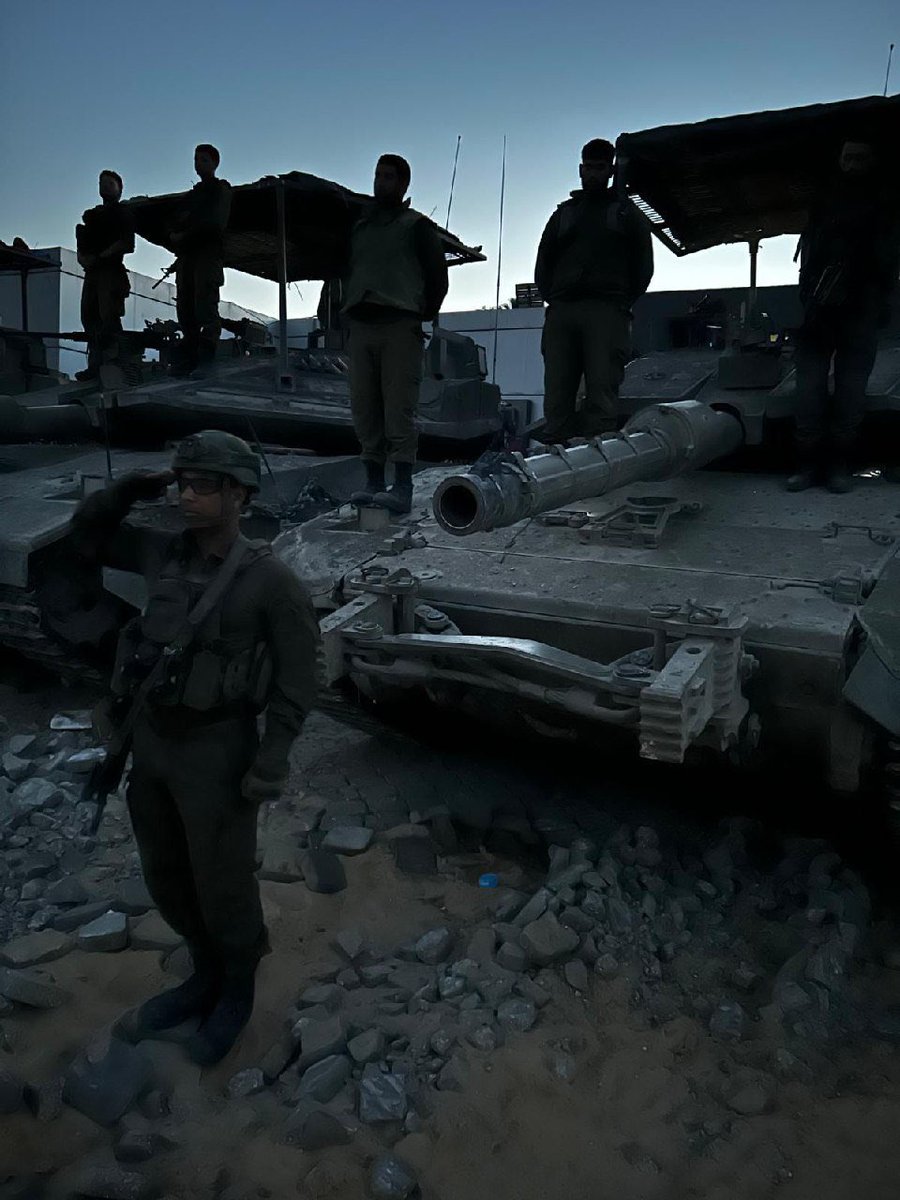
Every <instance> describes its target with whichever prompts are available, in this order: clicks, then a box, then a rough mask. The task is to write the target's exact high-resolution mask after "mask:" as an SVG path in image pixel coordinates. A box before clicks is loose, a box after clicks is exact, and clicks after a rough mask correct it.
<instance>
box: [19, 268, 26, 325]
mask: <svg viewBox="0 0 900 1200" xmlns="http://www.w3.org/2000/svg"><path fill="white" fill-rule="evenodd" d="M19 288H20V291H21V296H22V332H23V333H27V332H28V272H27V270H21V271H20V272H19Z"/></svg>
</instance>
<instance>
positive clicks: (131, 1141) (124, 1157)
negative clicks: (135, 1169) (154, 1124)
mask: <svg viewBox="0 0 900 1200" xmlns="http://www.w3.org/2000/svg"><path fill="white" fill-rule="evenodd" d="M175 1146H176V1143H175V1142H173V1141H172V1140H171V1139H170V1138H167V1137H165V1136H164V1135H163V1134H161V1133H158V1132H157V1131H156V1130H152V1129H148V1130H140V1129H128V1130H126V1131H125V1133H123V1134H122V1136H121V1137H120V1138H119V1140H118V1141H117V1142H116V1144H115V1146H114V1147H113V1154H114V1155H115V1158H116V1162H120V1163H125V1164H126V1165H128V1166H133V1165H134V1164H136V1163H143V1162H149V1161H150V1159H151V1158H154V1157H155V1156H156V1155H157V1154H159V1153H161V1152H162V1151H164V1150H172V1149H174V1148H175Z"/></svg>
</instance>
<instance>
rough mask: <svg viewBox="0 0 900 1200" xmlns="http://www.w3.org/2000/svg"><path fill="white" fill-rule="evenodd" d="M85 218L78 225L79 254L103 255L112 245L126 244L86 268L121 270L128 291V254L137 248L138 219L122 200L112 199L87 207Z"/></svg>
mask: <svg viewBox="0 0 900 1200" xmlns="http://www.w3.org/2000/svg"><path fill="white" fill-rule="evenodd" d="M81 220H82V222H83V224H81V225H76V226H75V245H76V247H77V249H78V252H79V254H101V253H102V252H103V251H104V250H108V249H109V248H110V246H115V245H116V244H117V243H120V242H121V243H124V245H123V249H122V250H121V252H119V253H116V254H111V255H110V256H109V257H108V258H104V259H100V260H99V261H98V262H96V263H94V265H93V267H88V268H86V269H87V271H89V272H91V271H106V272H110V273H112V272H116V273H117V274H118V273H121V274H122V275H123V276H124V282H125V290H126V294H127V291H128V279H127V274H126V273H125V264H124V256H125V255H126V254H131V253H132V252H133V251H134V219H133V217H132V215H131V213H130V211H129V210H128V209H127V208H126V207H125V206H124V205H122V204H120V203H118V201H111V202H109V203H104V204H98V205H96V206H95V207H94V208H88V209H86V210H85V212H84V213H83V214H82V218H81Z"/></svg>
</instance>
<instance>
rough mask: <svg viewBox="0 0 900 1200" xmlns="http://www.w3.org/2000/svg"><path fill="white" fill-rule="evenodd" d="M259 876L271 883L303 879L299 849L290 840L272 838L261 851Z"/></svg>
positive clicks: (297, 881) (292, 881)
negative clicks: (261, 859) (261, 858)
mask: <svg viewBox="0 0 900 1200" xmlns="http://www.w3.org/2000/svg"><path fill="white" fill-rule="evenodd" d="M259 877H260V879H266V880H269V881H270V882H271V883H299V882H300V881H301V880H302V879H303V865H302V863H301V861H300V851H299V850H298V849H297V847H296V846H295V845H293V844H292V843H291V842H286V841H284V840H282V839H280V838H272V839H271V840H270V841H269V842H267V843H266V846H265V849H264V851H263V861H262V866H261V867H260V869H259Z"/></svg>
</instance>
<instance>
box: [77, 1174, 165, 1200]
mask: <svg viewBox="0 0 900 1200" xmlns="http://www.w3.org/2000/svg"><path fill="white" fill-rule="evenodd" d="M66 1186H67V1188H68V1190H67V1191H66V1193H65V1195H66V1196H67V1197H73V1198H74V1197H77V1198H78V1200H149V1197H151V1196H153V1195H154V1192H155V1189H154V1187H153V1185H152V1183H151V1182H150V1180H149V1179H147V1178H145V1176H143V1175H139V1174H138V1173H137V1172H136V1171H123V1170H122V1169H121V1167H114V1166H99V1167H98V1166H88V1167H78V1168H76V1169H75V1170H74V1171H73V1172H72V1174H71V1176H67V1179H66Z"/></svg>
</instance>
